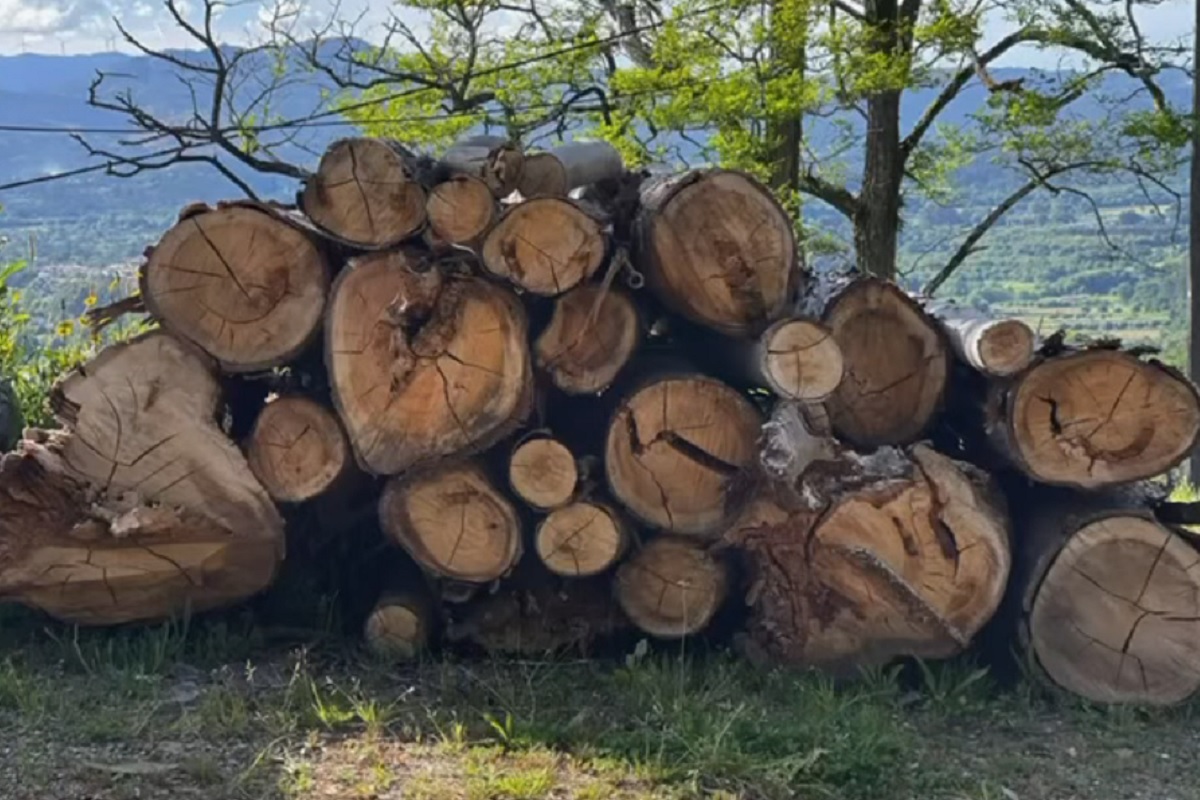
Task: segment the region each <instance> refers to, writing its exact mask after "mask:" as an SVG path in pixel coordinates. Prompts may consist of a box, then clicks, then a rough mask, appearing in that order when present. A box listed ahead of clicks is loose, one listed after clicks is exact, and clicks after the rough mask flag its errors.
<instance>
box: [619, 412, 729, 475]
mask: <svg viewBox="0 0 1200 800" xmlns="http://www.w3.org/2000/svg"><path fill="white" fill-rule="evenodd" d="M632 416H633V415H632V414H631V415H630V417H631V418H632ZM660 441H661V442H664V443H665V444H666V445H667V446H668V447H670V448H671V449H672V450H675V451H676V452H677V453H679V454H680V455H681V456H683V457H684V458H686V459H689V460H691V461H694V462H696V463H697V464H699V465H700V466H702V467H704V468H705V469H710V470H712V471H713V472H717V473H720V474H721V475H724V476H725V477H727V478H728V477H731V476H733V475H737V474H738V473H740V472H741V471H742V469H743V468H742V467H741V466H738V465H737V464H730V463H729V462H728V461H725V460H723V459H721V458H719V457H717V456H715V455H713V454H712V453H710V452H708V451H707V450H705V449H704V448H703V447H700V446H699V445H697V444H694V443H692V442H691V441H689V440H687V439H685V438H684V437H682V436H680V435H679V434H678V433H676V432H675V431H669V430H665V431H662V432H660V433H659V434H658V436H656V437H655V440H654V442H651V444H654V443H655V442H660Z"/></svg>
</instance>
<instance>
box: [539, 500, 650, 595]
mask: <svg viewBox="0 0 1200 800" xmlns="http://www.w3.org/2000/svg"><path fill="white" fill-rule="evenodd" d="M534 543H535V548H536V550H537V554H538V558H540V559H541V560H542V563H543V564H545V565H546V568H547V569H549V570H550V571H551V572H553V573H554V574H556V575H562V576H565V577H569V578H584V577H588V576H591V575H598V574H599V573H601V572H604V571H605V570H606V569H608V568H609V567H611V566H612V565H613V564H616V563H617V561H618V560H620V558H621V556H622V555H624V553H625V548H626V546H627V545H628V543H629V533H628V528H627V526H626V524H625V523H624V522H623V521H622V519H621V517H620V515H619V514H618V513H617V512H616V510H615V509H613V508H611V507H609V506H607V505H605V504H603V503H598V502H594V501H590V500H577V501H575V502H573V503H569V504H567V505H565V506H563V507H562V508H558V509H555V510H554V511H551V512H550V514H548V515H547V516H546V518H545V519H544V520H542V521H541V523H539V524H538V526H537V531H536V532H535V534H534Z"/></svg>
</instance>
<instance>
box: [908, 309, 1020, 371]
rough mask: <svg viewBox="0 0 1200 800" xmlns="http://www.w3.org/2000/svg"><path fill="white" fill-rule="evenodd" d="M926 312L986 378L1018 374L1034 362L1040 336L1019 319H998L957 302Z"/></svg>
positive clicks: (969, 364)
mask: <svg viewBox="0 0 1200 800" xmlns="http://www.w3.org/2000/svg"><path fill="white" fill-rule="evenodd" d="M925 310H926V312H927V313H929V314H930V315H931V316H932V317H933V318H934V319H936V320H937V321H938V324H940V325H941V326H942V330H944V331H945V333H946V338H947V339H948V340H949V342H950V346H951V347H952V348H953V349H954V352H955V354H956V355H957V356H958V357H959V358H960V359H962V361H963V362H964V363H966V364H967V365H968V366H970V367H971V368H972V369H975V370H977V371H979V372H982V373H983V374H984V375H990V376H992V377H998V378H1003V377H1007V376H1009V375H1015V374H1017V373H1018V372H1020V371H1021V370H1023V369H1025V368H1026V367H1028V366H1029V364H1030V363H1031V362H1032V361H1033V356H1034V351H1035V350H1036V348H1037V336H1036V334H1034V332H1033V329H1032V328H1030V327H1029V326H1028V325H1026V324H1025V323H1024V322H1022V321H1021V320H1019V319H994V318H992V317H990V316H988V315H986V314H983V313H981V312H980V311H978V310H976V309H974V308H970V307H967V306H959V305H957V304H954V303H931V304H929V305H926V307H925Z"/></svg>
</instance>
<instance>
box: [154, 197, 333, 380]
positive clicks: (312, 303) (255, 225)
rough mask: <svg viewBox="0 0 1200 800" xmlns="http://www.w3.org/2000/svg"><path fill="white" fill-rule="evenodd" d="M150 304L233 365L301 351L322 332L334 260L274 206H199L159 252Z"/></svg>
mask: <svg viewBox="0 0 1200 800" xmlns="http://www.w3.org/2000/svg"><path fill="white" fill-rule="evenodd" d="M139 280H140V285H141V295H142V298H143V299H144V301H145V305H146V310H147V311H149V312H150V313H151V314H152V315H153V316H154V317H155V318H157V319H158V320H159V321H161V322H162V324H163V327H165V328H166V329H167V330H169V331H171V332H172V333H175V334H177V335H179V336H181V337H183V338H185V339H188V340H189V341H192V342H194V343H195V344H197V345H199V346H200V347H201V348H203V349H204V350H205V351H206V352H208V353H209V354H210V355H212V356H213V357H214V358H216V359H217V361H218V363H219V364H220V365H221V368H222V369H224V370H226V371H227V372H253V371H258V370H263V369H268V368H270V367H274V366H278V365H280V364H283V363H285V362H286V361H288V360H290V359H292V358H294V357H296V356H297V355H299V354H300V352H301V351H303V350H304V349H305V348H306V347H307V346H308V345H309V344H310V343H311V342H312V341H313V340H314V338H315V337H316V334H317V331H318V330H319V329H320V323H321V315H322V313H323V312H324V311H325V298H326V295H327V294H328V292H329V266H328V264H327V263H326V262H325V258H324V256H323V254H322V253H321V251H320V249H319V248H318V247H317V245H316V243H315V242H314V241H313V239H312V238H311V237H310V236H309V235H308V234H306V233H305V232H303V231H302V230H300V228H298V227H296V226H295V225H293V224H290V223H288V222H287V221H285V219H284V218H283V217H281V216H279V215H277V214H273V213H270V212H269V211H267V210H266V208H265V207H257V206H251V205H235V204H230V205H225V206H222V207H219V208H215V209H213V208H209V207H207V206H203V205H195V206H189V207H188V208H187V209H185V211H184V213H182V214H181V215H180V218H179V221H178V222H176V224H175V225H174V226H172V227H171V229H170V230H168V231H167V232H166V234H165V235H164V236H163V237H162V239H161V240H160V241H159V242H158V244H157V245H156V246H155V247H154V248H152V249H151V250H150V251H149V256H148V258H147V260H146V263H145V265H144V266H143V268H142V270H141V273H140V278H139Z"/></svg>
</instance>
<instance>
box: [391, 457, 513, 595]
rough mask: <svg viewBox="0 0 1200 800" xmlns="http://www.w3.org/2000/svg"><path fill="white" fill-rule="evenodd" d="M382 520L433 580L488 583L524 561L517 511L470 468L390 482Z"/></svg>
mask: <svg viewBox="0 0 1200 800" xmlns="http://www.w3.org/2000/svg"><path fill="white" fill-rule="evenodd" d="M379 519H380V523H381V525H382V527H383V530H384V533H386V534H387V535H388V537H389V538H390V539H391V540H392V541H394V542H395V543H396V544H398V545H400V546H401V547H403V548H404V550H405V551H406V552H407V553H408V554H409V555H410V556H412V558H413V560H414V561H416V562H417V563H418V564H420V565H421V566H422V567H423V568H424V569H425V570H426V571H427V572H428V573H430V574H431V575H433V576H435V577H440V578H450V579H452V580H456V581H463V582H465V583H474V584H481V583H489V582H491V581H493V580H495V579H497V578H501V577H503V576H505V575H507V574H508V572H509V571H510V570H511V569H512V568H513V566H514V565H515V564H516V563H517V561H518V559H520V557H521V553H522V533H521V520H520V517H519V516H518V515H517V511H516V509H515V508H514V507H513V504H512V503H511V502H509V501H508V499H507V498H506V497H505V496H504V495H503V494H501V493H500V492H499V491H498V490H497V489H496V487H495V486H494V485H493V484H492V482H491V481H490V480H489V479H488V477H487V475H486V474H485V473H484V471H483V470H482V469H481V468H480V467H479V466H478V465H476V464H474V463H471V462H463V463H450V464H442V465H439V466H437V467H433V468H430V469H427V470H417V471H414V472H411V473H407V474H405V475H402V476H398V477H394V478H392V479H390V480H389V481H388V483H387V486H386V487H385V488H384V490H383V495H382V496H381V497H380V499H379Z"/></svg>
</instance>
